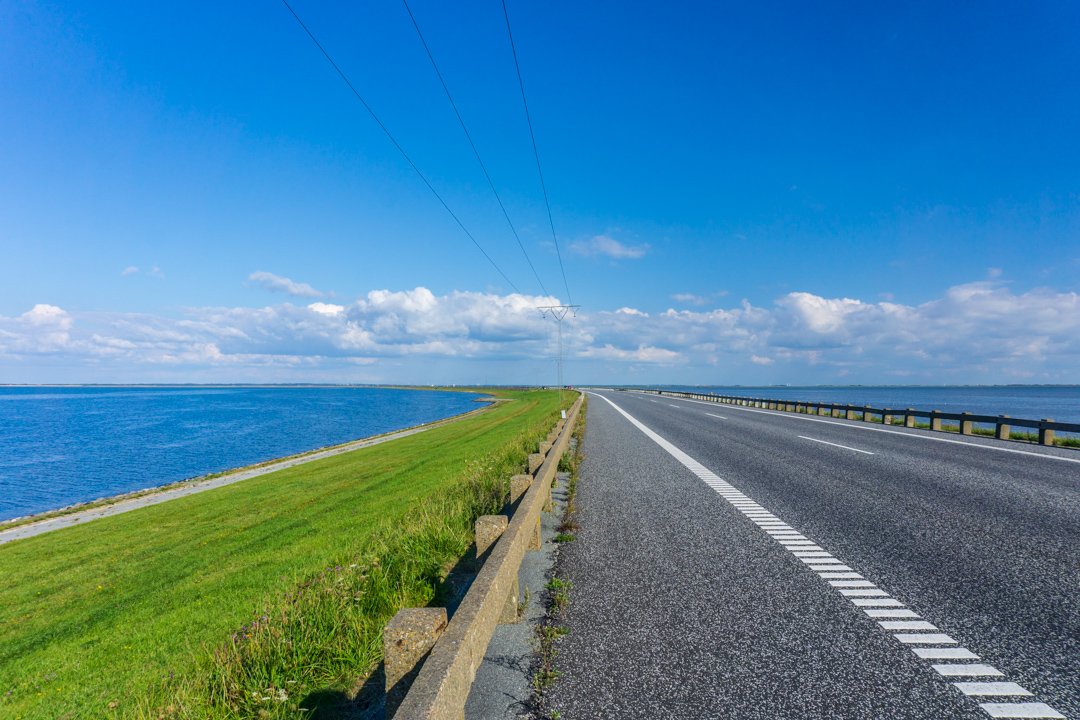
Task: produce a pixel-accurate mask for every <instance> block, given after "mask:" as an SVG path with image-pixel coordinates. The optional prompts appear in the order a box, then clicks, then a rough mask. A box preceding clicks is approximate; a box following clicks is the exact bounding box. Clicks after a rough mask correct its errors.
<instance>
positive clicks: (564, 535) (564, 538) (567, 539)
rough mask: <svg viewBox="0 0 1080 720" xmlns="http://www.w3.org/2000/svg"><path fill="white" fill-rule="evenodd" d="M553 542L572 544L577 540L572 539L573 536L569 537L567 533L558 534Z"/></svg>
mask: <svg viewBox="0 0 1080 720" xmlns="http://www.w3.org/2000/svg"><path fill="white" fill-rule="evenodd" d="M553 540H554V541H555V542H557V543H564V542H574V541H575V540H577V538H576V537H574V536H573V535H569V534H567V533H559V534H558V535H556V536H555V537H554V538H553Z"/></svg>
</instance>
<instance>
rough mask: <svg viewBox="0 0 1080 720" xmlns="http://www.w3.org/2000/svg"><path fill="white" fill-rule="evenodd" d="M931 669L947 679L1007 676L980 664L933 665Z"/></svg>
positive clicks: (989, 666)
mask: <svg viewBox="0 0 1080 720" xmlns="http://www.w3.org/2000/svg"><path fill="white" fill-rule="evenodd" d="M930 667H932V668H934V669H935V670H937V671H938V673H939V674H941V675H944V676H946V677H1001V676H1002V675H1004V674H1005V673H1003V672H1001V671H1000V670H998V669H997V668H996V667H994V666H993V665H980V664H978V663H974V664H971V665H953V664H951V663H944V664H941V665H931V666H930Z"/></svg>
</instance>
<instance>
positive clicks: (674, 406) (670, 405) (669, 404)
mask: <svg viewBox="0 0 1080 720" xmlns="http://www.w3.org/2000/svg"><path fill="white" fill-rule="evenodd" d="M668 407H673V408H679V409H680V410H682V408H681V407H679V406H678V405H672V404H671V403H668Z"/></svg>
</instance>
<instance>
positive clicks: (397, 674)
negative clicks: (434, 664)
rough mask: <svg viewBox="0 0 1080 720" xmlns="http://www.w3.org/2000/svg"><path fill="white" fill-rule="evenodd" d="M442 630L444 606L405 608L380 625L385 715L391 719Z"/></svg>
mask: <svg viewBox="0 0 1080 720" xmlns="http://www.w3.org/2000/svg"><path fill="white" fill-rule="evenodd" d="M445 629H446V608H405V609H403V610H398V611H397V614H396V615H394V617H393V618H391V619H390V622H388V623H386V627H384V628H383V671H384V674H385V676H386V717H388V718H392V717H393V716H394V713H395V712H396V711H397V709H398V706H399V705H401V701H402V700H404V699H405V693H407V692H408V691H409V686H410V685H412V681H413V679H414V678H415V677H416V674H417V673H418V672H419V671H420V666H421V664H423V661H424V658H425V657H427V654H428V653H429V652H431V648H433V647H435V643H436V641H438V639H439V636H440V635H442V633H443V630H445Z"/></svg>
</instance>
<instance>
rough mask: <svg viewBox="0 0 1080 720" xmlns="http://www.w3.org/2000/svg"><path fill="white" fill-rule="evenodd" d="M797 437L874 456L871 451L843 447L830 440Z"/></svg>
mask: <svg viewBox="0 0 1080 720" xmlns="http://www.w3.org/2000/svg"><path fill="white" fill-rule="evenodd" d="M796 437H799V438H802V439H803V440H810V441H811V442H816V443H821V444H822V445H832V446H833V447H838V448H844V449H845V450H854V451H855V452H857V453H862V454H863V455H873V454H874V453H872V452H870V451H869V450H860V449H859V448H853V447H848V446H847V445H841V444H839V443H833V442H829V441H828V440H818V439H817V438H812V437H806V436H805V435H797V436H796Z"/></svg>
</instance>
